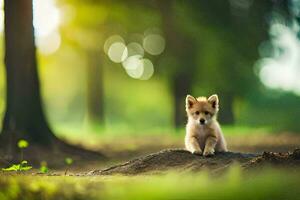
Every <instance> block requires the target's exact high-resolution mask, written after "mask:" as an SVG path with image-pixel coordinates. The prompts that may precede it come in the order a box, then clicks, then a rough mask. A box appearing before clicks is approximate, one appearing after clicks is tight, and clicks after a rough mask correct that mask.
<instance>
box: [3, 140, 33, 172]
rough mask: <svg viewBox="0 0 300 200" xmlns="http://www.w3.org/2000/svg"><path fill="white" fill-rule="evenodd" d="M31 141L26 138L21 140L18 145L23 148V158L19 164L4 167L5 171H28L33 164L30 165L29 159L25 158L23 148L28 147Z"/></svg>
mask: <svg viewBox="0 0 300 200" xmlns="http://www.w3.org/2000/svg"><path fill="white" fill-rule="evenodd" d="M28 146H29V143H28V142H27V141H26V140H19V141H18V147H19V149H20V150H21V159H20V163H19V164H13V165H11V166H9V167H7V168H2V170H3V171H27V170H30V169H31V168H32V166H30V165H28V162H27V160H24V159H23V149H24V148H27V147H28Z"/></svg>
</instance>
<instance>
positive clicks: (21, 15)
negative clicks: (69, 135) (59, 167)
mask: <svg viewBox="0 0 300 200" xmlns="http://www.w3.org/2000/svg"><path fill="white" fill-rule="evenodd" d="M32 9H33V8H32V0H15V1H12V0H5V1H4V13H5V69H6V77H7V78H6V81H7V82H6V85H7V89H6V92H7V94H6V111H5V116H4V120H3V129H2V134H1V135H0V136H1V138H0V143H1V144H3V146H4V145H8V147H9V148H8V150H9V152H8V153H12V155H14V153H15V148H14V147H15V144H16V141H17V140H19V139H20V138H24V139H26V140H28V141H30V143H31V144H36V145H40V146H46V148H47V147H49V146H50V147H52V148H54V149H55V152H64V153H67V154H76V155H77V156H81V157H82V158H84V159H89V158H95V159H99V158H100V159H103V158H104V156H103V155H102V154H100V153H98V152H93V151H89V150H84V149H82V148H80V147H76V146H72V145H69V144H67V143H65V142H64V141H62V140H59V139H58V138H57V137H56V136H55V135H54V133H53V132H52V130H51V128H50V126H49V124H48V122H47V120H46V117H45V114H44V112H43V107H42V102H41V94H40V83H39V78H38V71H37V60H36V48H35V43H34V29H33V12H32ZM47 150H48V149H47Z"/></svg>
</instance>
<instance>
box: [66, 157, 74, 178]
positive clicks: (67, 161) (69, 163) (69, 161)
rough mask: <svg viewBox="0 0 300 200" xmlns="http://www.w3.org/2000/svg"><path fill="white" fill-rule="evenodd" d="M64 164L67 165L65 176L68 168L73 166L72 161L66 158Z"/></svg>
mask: <svg viewBox="0 0 300 200" xmlns="http://www.w3.org/2000/svg"><path fill="white" fill-rule="evenodd" d="M65 163H66V164H67V168H66V171H65V175H67V173H68V170H69V169H70V166H71V165H72V164H73V159H72V158H69V157H67V158H65Z"/></svg>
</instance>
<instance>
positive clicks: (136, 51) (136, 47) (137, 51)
mask: <svg viewBox="0 0 300 200" xmlns="http://www.w3.org/2000/svg"><path fill="white" fill-rule="evenodd" d="M127 49H128V56H134V55H140V56H142V57H143V56H144V49H143V47H142V46H141V45H140V44H139V43H137V42H131V43H129V44H128V45H127Z"/></svg>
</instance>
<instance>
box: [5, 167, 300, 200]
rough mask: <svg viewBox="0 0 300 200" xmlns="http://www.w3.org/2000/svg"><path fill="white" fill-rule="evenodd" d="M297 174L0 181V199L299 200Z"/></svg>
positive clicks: (8, 178)
mask: <svg viewBox="0 0 300 200" xmlns="http://www.w3.org/2000/svg"><path fill="white" fill-rule="evenodd" d="M299 184H300V172H288V171H276V170H270V169H269V170H265V171H261V172H257V173H250V174H243V173H241V171H240V169H239V168H238V167H233V168H231V170H229V172H228V173H227V174H225V175H222V176H219V177H216V176H214V177H212V176H211V175H208V174H207V173H205V172H203V173H199V174H182V173H180V174H179V173H178V172H177V173H176V172H172V173H170V174H167V175H163V176H135V177H124V176H105V177H75V176H74V177H66V176H62V177H51V176H29V175H19V176H2V177H1V179H0V199H1V200H2V199H3V200H5V199H79V200H80V199H143V200H147V199H149V200H150V199H246V200H247V199H256V200H259V199H292V200H295V199H299V195H300V192H299Z"/></svg>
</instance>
